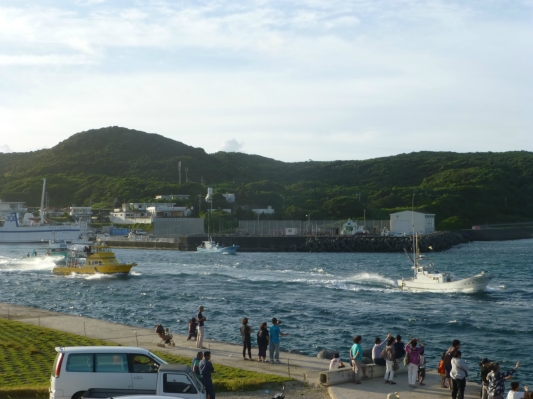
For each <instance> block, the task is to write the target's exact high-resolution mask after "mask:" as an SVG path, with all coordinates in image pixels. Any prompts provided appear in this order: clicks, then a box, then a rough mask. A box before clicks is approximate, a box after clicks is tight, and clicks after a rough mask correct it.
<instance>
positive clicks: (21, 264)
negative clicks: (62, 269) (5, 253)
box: [0, 257, 55, 272]
mask: <svg viewBox="0 0 533 399" xmlns="http://www.w3.org/2000/svg"><path fill="white" fill-rule="evenodd" d="M54 266H55V263H54V262H53V261H52V259H50V258H47V259H43V258H40V259H36V258H6V257H1V258H0V271H9V272H13V271H15V272H16V271H34V270H52V269H53V268H54Z"/></svg>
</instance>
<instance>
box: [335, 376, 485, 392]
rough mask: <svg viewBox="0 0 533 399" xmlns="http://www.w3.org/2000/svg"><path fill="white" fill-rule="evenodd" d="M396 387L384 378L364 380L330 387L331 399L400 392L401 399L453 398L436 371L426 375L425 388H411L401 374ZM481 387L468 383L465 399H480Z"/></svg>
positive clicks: (396, 379)
mask: <svg viewBox="0 0 533 399" xmlns="http://www.w3.org/2000/svg"><path fill="white" fill-rule="evenodd" d="M395 382H396V385H389V384H385V383H384V382H383V379H382V378H375V379H371V380H363V382H362V383H361V384H360V385H354V384H352V383H350V384H342V385H334V386H332V387H329V395H330V396H331V399H385V398H386V397H387V394H389V393H391V392H398V393H399V395H400V398H401V399H427V398H435V399H437V398H438V399H440V398H448V399H450V398H451V397H452V394H451V392H452V391H450V390H449V389H444V388H441V387H440V383H441V377H440V375H439V374H438V373H437V372H436V371H431V372H427V373H426V379H425V380H424V383H425V384H426V385H424V386H417V387H416V388H409V384H408V383H407V374H400V375H399V376H398V378H395ZM479 393H480V387H479V385H477V384H474V383H467V386H466V391H465V399H479Z"/></svg>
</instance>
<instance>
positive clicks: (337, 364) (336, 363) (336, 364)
mask: <svg viewBox="0 0 533 399" xmlns="http://www.w3.org/2000/svg"><path fill="white" fill-rule="evenodd" d="M343 367H345V366H344V363H343V362H341V359H340V357H339V354H338V353H335V354H334V355H333V359H331V362H330V363H329V369H330V370H336V369H341V368H343Z"/></svg>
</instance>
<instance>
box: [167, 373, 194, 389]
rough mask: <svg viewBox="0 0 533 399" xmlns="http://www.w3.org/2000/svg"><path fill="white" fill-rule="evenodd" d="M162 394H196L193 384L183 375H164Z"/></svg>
mask: <svg viewBox="0 0 533 399" xmlns="http://www.w3.org/2000/svg"><path fill="white" fill-rule="evenodd" d="M163 392H167V393H198V391H197V390H196V387H195V386H194V384H193V383H192V382H191V380H189V378H188V377H187V376H186V375H183V374H164V375H163Z"/></svg>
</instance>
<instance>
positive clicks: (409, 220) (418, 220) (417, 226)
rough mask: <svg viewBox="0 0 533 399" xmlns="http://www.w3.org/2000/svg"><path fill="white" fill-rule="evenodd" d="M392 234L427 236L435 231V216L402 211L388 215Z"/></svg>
mask: <svg viewBox="0 0 533 399" xmlns="http://www.w3.org/2000/svg"><path fill="white" fill-rule="evenodd" d="M390 226H391V228H390V231H391V233H392V234H406V235H409V234H412V233H413V232H414V233H418V234H421V233H422V234H428V233H433V232H434V231H435V214H434V213H423V212H413V211H402V212H395V213H391V214H390Z"/></svg>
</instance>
